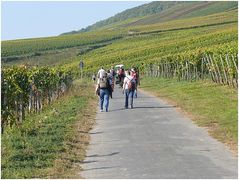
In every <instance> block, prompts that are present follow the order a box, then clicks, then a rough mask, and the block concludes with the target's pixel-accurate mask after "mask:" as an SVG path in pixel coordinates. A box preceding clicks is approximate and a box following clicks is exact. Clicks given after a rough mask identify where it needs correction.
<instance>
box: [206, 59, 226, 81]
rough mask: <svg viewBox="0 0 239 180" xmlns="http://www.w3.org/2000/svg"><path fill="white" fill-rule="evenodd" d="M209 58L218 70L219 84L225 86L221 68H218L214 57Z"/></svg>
mask: <svg viewBox="0 0 239 180" xmlns="http://www.w3.org/2000/svg"><path fill="white" fill-rule="evenodd" d="M209 58H210V59H211V61H212V62H213V63H215V69H216V71H217V73H218V82H219V83H221V84H223V82H222V77H221V72H220V69H219V67H218V64H217V62H216V61H215V58H214V56H213V57H211V56H210V55H209Z"/></svg>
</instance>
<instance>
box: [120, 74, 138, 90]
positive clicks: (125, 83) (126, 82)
mask: <svg viewBox="0 0 239 180" xmlns="http://www.w3.org/2000/svg"><path fill="white" fill-rule="evenodd" d="M130 81H131V82H133V83H136V81H135V79H134V77H133V76H130V75H127V76H126V77H125V78H124V85H123V89H129V87H128V84H129V82H130Z"/></svg>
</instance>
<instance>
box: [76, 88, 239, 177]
mask: <svg viewBox="0 0 239 180" xmlns="http://www.w3.org/2000/svg"><path fill="white" fill-rule="evenodd" d="M123 105H124V98H123V95H122V94H121V89H119V88H118V87H116V92H115V93H114V94H113V99H111V101H110V109H109V112H107V113H106V112H98V114H97V116H96V125H95V127H94V128H93V130H92V131H91V132H90V134H91V143H90V145H89V148H88V151H87V157H86V159H85V161H84V163H83V169H84V170H83V171H82V172H81V175H82V177H83V178H87V179H89V178H91V179H98V178H100V179H110V178H115V179H120V178H127V179H131V178H137V179H139V178H157V179H160V178H174V179H175V178H182V179H184V178H215V179H218V178H237V176H238V175H237V170H238V168H237V158H236V157H234V156H233V155H232V154H231V153H230V152H229V151H228V149H227V148H225V146H224V145H223V144H222V143H219V142H218V141H216V140H215V139H213V138H211V137H210V136H209V135H208V134H207V132H206V130H205V129H203V128H199V127H197V126H196V125H195V124H193V123H192V121H191V120H190V119H187V118H185V117H183V115H181V114H180V113H179V112H177V110H176V109H175V107H173V106H171V105H169V104H167V103H165V102H163V101H162V100H160V99H158V98H155V97H152V96H149V95H146V94H143V93H142V92H140V93H139V97H138V98H137V99H135V103H134V106H135V108H134V109H127V110H125V109H123Z"/></svg>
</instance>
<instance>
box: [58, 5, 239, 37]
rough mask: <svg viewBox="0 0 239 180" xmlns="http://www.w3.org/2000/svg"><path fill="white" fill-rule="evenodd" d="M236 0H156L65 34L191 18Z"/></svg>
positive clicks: (218, 9)
mask: <svg viewBox="0 0 239 180" xmlns="http://www.w3.org/2000/svg"><path fill="white" fill-rule="evenodd" d="M237 4H238V3H237V2H236V1H228V2H227V1H221V2H218V1H217V2H216V1H214V2H212V1H211V2H207V1H201V2H200V1H170V2H167V1H156V2H151V3H148V4H144V5H141V6H138V7H135V8H132V9H128V10H125V11H123V12H121V13H118V14H116V15H115V16H112V17H110V18H108V19H106V20H103V21H99V22H97V23H95V24H93V25H90V26H88V27H87V28H83V29H81V30H79V31H72V32H68V33H63V34H62V35H65V34H75V33H80V32H85V31H92V30H97V29H115V28H118V27H129V26H137V25H150V24H155V23H160V22H166V21H170V20H176V19H182V18H191V17H199V16H206V15H211V14H215V13H219V12H225V11H228V10H231V9H235V8H237Z"/></svg>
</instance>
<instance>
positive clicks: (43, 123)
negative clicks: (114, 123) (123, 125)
mask: <svg viewBox="0 0 239 180" xmlns="http://www.w3.org/2000/svg"><path fill="white" fill-rule="evenodd" d="M93 91H94V88H93V87H92V85H91V84H90V83H87V82H81V81H75V82H74V85H73V87H72V89H71V90H70V91H69V92H68V93H67V95H66V96H64V97H62V98H61V99H60V100H58V101H57V102H55V103H54V104H52V105H51V106H50V107H47V108H46V109H44V110H43V112H42V113H41V114H37V115H31V116H29V117H27V119H26V120H25V122H24V123H23V125H22V126H21V128H19V129H17V128H13V129H8V130H7V131H5V133H4V134H3V135H2V139H1V140H2V159H1V160H2V161H1V165H2V173H1V175H2V178H7V179H12V178H80V176H79V171H80V162H82V161H83V159H84V157H85V153H86V146H87V145H88V143H89V135H88V131H89V130H90V129H91V127H92V125H93V123H94V117H95V113H96V111H95V109H96V108H94V107H95V106H96V103H97V101H96V97H93V96H92V95H93ZM91 92H92V93H91Z"/></svg>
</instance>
